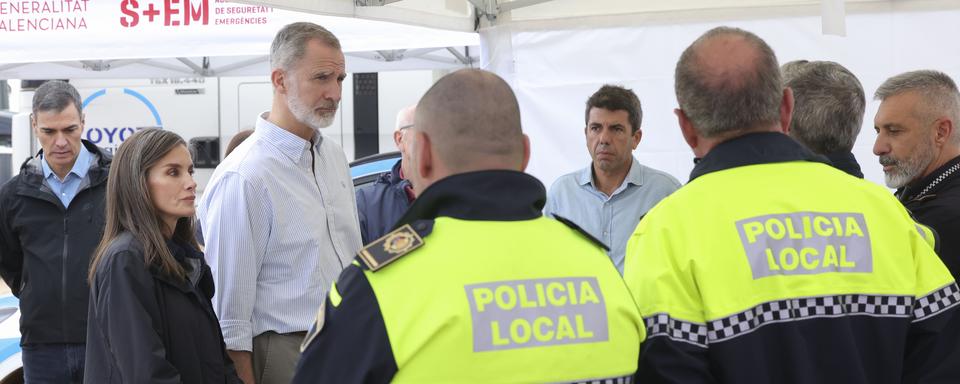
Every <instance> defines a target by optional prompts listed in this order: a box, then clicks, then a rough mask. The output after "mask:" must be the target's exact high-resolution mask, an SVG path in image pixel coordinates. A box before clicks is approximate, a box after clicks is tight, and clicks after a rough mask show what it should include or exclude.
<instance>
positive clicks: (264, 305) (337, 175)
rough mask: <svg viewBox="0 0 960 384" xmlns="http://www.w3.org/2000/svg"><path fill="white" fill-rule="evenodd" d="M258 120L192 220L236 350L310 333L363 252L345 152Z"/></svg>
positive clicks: (220, 313) (226, 331)
mask: <svg viewBox="0 0 960 384" xmlns="http://www.w3.org/2000/svg"><path fill="white" fill-rule="evenodd" d="M265 116H266V114H263V115H261V116H260V118H258V119H257V125H256V129H255V130H254V133H253V135H251V136H250V137H249V138H248V139H247V140H246V141H244V142H243V143H242V144H241V145H240V146H238V147H237V148H236V149H235V150H234V151H233V152H231V153H230V156H227V158H226V159H224V160H223V162H222V163H221V164H220V165H219V166H218V167H217V169H216V171H214V173H213V176H212V177H211V179H210V183H209V184H208V186H207V191H206V193H204V196H203V197H202V198H201V200H200V206H199V209H198V212H197V213H198V216H199V220H200V223H201V225H202V227H203V237H204V240H205V243H206V249H205V257H206V260H207V263H208V264H209V265H210V268H211V270H212V271H211V272H213V276H214V279H215V282H216V287H217V290H216V294H215V296H214V298H213V305H214V309H215V310H216V312H217V316H218V317H219V319H220V327H221V329H222V330H223V338H224V342H225V343H226V346H227V349H229V350H235V351H251V350H252V340H253V337H254V336H257V335H259V334H261V333H263V332H267V331H273V332H277V333H289V332H301V331H306V330H308V329H309V328H310V326H311V325H312V324H313V321H314V319H315V318H316V316H317V310H318V309H319V308H320V305H321V304H322V303H323V300H324V298H325V297H326V294H327V290H329V289H330V286H331V284H332V283H333V282H334V281H335V280H336V279H337V277H338V276H339V275H340V271H341V270H343V268H344V266H346V265H348V264H349V263H350V262H351V261H352V260H353V257H354V255H356V253H357V251H359V249H360V246H361V244H360V227H359V224H358V219H357V208H356V207H357V204H356V200H355V197H354V190H353V182H352V180H351V179H350V174H349V170H348V166H347V159H346V157H345V156H344V154H343V149H341V148H340V146H339V145H338V144H337V143H336V142H334V141H333V140H331V139H330V138H326V137H323V135H321V134H320V133H316V134H315V135H314V140H313V141H314V144H313V145H312V146H311V145H310V142H309V141H307V140H304V139H302V138H300V137H298V136H296V135H294V134H292V133H290V132H288V131H286V130H284V129H282V128H280V127H277V126H276V125H274V124H272V123H270V122H269V121H267V120H266V119H265Z"/></svg>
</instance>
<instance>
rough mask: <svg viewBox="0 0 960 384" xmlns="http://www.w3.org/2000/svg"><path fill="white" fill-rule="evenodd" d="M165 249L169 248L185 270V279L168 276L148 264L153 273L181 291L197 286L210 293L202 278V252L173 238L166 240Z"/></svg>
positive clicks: (204, 292)
mask: <svg viewBox="0 0 960 384" xmlns="http://www.w3.org/2000/svg"><path fill="white" fill-rule="evenodd" d="M167 249H168V250H170V254H172V255H173V258H174V259H176V260H177V262H178V263H180V265H181V266H182V267H183V269H184V272H186V278H187V279H186V280H185V281H184V280H181V279H178V278H176V277H173V276H169V275H168V274H166V273H163V272H162V271H161V270H160V268H159V267H157V266H155V265H152V266H150V269H151V271H152V272H153V275H154V276H155V277H156V278H157V279H158V280H161V281H163V282H166V283H167V284H169V285H171V286H174V287H176V288H177V289H179V290H181V291H183V292H190V291H192V290H193V288H194V287H197V288H198V291H200V292H201V293H203V294H205V295H212V294H213V292H212V291H210V292H207V290H208V289H209V288H208V287H206V285H207V284H205V283H206V282H205V281H203V280H204V272H205V268H204V264H203V254H201V253H200V251H198V250H195V249H193V247H191V246H188V245H185V244H181V243H179V242H176V241H173V240H167Z"/></svg>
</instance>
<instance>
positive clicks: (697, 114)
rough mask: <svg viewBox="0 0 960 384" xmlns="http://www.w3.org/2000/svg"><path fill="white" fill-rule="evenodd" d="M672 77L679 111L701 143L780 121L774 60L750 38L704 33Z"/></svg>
mask: <svg viewBox="0 0 960 384" xmlns="http://www.w3.org/2000/svg"><path fill="white" fill-rule="evenodd" d="M675 75H676V76H675V81H676V83H675V89H676V93H677V101H678V102H679V104H680V109H681V110H682V111H683V112H684V114H685V115H686V116H687V118H689V119H690V121H691V122H692V123H693V125H694V127H695V128H696V130H697V132H698V133H699V134H700V135H702V136H703V137H708V138H712V137H724V136H733V135H736V134H738V133H742V132H748V131H754V130H758V129H760V128H766V127H768V126H771V125H773V124H776V123H777V122H778V121H779V120H780V112H781V111H780V106H781V101H782V100H783V99H782V98H783V85H782V82H781V78H780V68H779V65H778V64H777V57H776V55H774V53H773V50H772V49H770V46H768V45H767V43H766V42H764V41H763V40H762V39H760V38H759V37H757V35H754V34H753V33H750V32H747V31H744V30H742V29H738V28H730V27H718V28H714V29H712V30H710V31H708V32H707V33H705V34H704V35H703V36H700V38H699V39H697V40H696V41H695V42H693V44H691V45H690V46H689V47H687V49H686V50H685V51H684V52H683V54H682V55H681V56H680V60H679V61H678V62H677V69H676V74H675Z"/></svg>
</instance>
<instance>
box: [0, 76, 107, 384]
mask: <svg viewBox="0 0 960 384" xmlns="http://www.w3.org/2000/svg"><path fill="white" fill-rule="evenodd" d="M82 105H83V104H82V102H81V100H80V94H79V93H77V90H76V89H75V88H74V87H73V86H72V85H70V84H67V83H64V82H61V81H49V82H46V83H44V84H42V85H41V86H40V87H38V88H37V90H36V91H35V93H34V94H33V113H32V114H31V115H30V125H31V127H32V128H33V133H34V135H35V136H36V138H37V140H38V141H39V142H40V147H41V148H42V149H41V150H40V152H39V153H38V154H37V156H36V157H34V158H31V159H29V160H27V161H26V162H25V163H24V164H23V166H22V167H21V168H20V174H19V175H17V176H16V177H14V178H13V179H10V181H8V182H7V183H6V184H4V185H3V187H2V188H0V275H2V276H3V280H4V281H5V282H6V283H7V286H9V287H10V290H11V291H13V294H14V295H16V296H17V297H19V298H20V344H21V346H22V349H23V355H22V356H23V373H24V378H25V379H26V382H28V383H81V382H83V365H84V353H85V346H84V343H85V342H86V337H87V301H88V296H89V291H90V288H89V287H88V285H87V269H88V268H89V267H90V256H91V255H92V254H93V252H94V249H96V247H97V244H98V243H99V242H100V236H101V235H102V234H103V228H104V209H105V201H104V197H105V195H106V184H107V183H106V180H107V174H108V173H109V170H110V160H111V157H110V155H109V154H107V153H105V152H104V151H102V150H101V149H99V148H97V146H96V145H94V144H93V143H90V142H88V141H86V140H82V139H81V136H82V133H83V120H84V116H83V111H81V106H82Z"/></svg>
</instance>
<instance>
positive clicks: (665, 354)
mask: <svg viewBox="0 0 960 384" xmlns="http://www.w3.org/2000/svg"><path fill="white" fill-rule="evenodd" d="M655 210H656V208H654V211H651V212H650V213H648V214H647V216H646V217H645V218H644V219H643V220H641V222H640V224H639V225H638V226H637V228H636V230H635V231H634V234H633V236H631V238H630V240H629V241H628V243H627V251H626V260H625V267H624V280H625V281H626V283H627V287H628V288H629V289H630V292H631V294H632V295H633V298H634V300H636V303H637V307H638V309H639V310H640V314H641V315H643V321H644V324H645V326H646V330H647V339H646V340H645V341H644V342H643V344H642V345H641V349H640V360H639V363H638V365H637V382H640V383H712V382H715V380H714V378H713V377H712V375H711V373H710V369H709V362H708V358H707V332H706V322H705V319H704V318H703V314H702V310H701V308H702V304H701V303H702V300H701V297H700V293H699V291H698V290H697V284H696V281H695V279H694V276H693V271H692V268H693V266H692V263H691V262H690V261H689V260H687V259H685V258H684V257H683V255H678V254H676V253H675V252H674V249H673V247H672V244H670V238H669V236H667V234H666V231H665V230H664V228H659V227H657V225H656V214H655Z"/></svg>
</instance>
